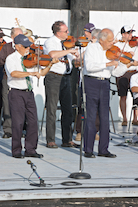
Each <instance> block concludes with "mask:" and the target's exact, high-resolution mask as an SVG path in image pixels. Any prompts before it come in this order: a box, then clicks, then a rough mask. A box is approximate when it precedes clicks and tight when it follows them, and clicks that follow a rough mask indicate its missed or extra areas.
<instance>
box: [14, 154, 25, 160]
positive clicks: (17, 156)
mask: <svg viewBox="0 0 138 207" xmlns="http://www.w3.org/2000/svg"><path fill="white" fill-rule="evenodd" d="M12 156H13V157H14V158H21V159H23V158H24V156H23V155H22V154H21V153H19V154H15V155H12Z"/></svg>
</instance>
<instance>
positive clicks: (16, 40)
mask: <svg viewBox="0 0 138 207" xmlns="http://www.w3.org/2000/svg"><path fill="white" fill-rule="evenodd" d="M14 43H15V45H18V44H21V45H23V46H24V47H29V46H30V45H32V42H30V41H29V39H28V37H26V36H25V35H23V34H19V35H18V36H16V37H15V38H14Z"/></svg>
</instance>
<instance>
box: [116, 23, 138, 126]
mask: <svg viewBox="0 0 138 207" xmlns="http://www.w3.org/2000/svg"><path fill="white" fill-rule="evenodd" d="M134 31H135V30H133V29H132V28H131V27H130V26H128V25H125V26H123V27H122V28H121V35H122V40H121V41H119V42H117V43H116V44H115V45H116V46H118V47H119V48H120V49H121V50H123V49H124V52H131V53H132V54H133V55H134V51H135V53H137V48H136V49H135V47H133V48H131V47H130V46H129V40H131V38H132V33H133V32H134ZM133 59H134V56H133ZM134 65H135V63H134V64H133V63H132V62H131V63H130V65H129V66H128V67H129V70H128V71H127V72H126V73H125V74H124V75H122V76H121V77H118V78H117V79H116V83H117V88H118V95H119V96H120V109H121V113H122V116H123V122H122V126H127V117H126V98H127V92H128V90H129V88H130V78H131V76H132V75H133V74H135V73H137V68H136V67H134ZM119 67H120V70H122V67H123V65H122V64H120V65H119ZM132 124H133V125H138V122H137V116H136V111H134V118H133V121H132Z"/></svg>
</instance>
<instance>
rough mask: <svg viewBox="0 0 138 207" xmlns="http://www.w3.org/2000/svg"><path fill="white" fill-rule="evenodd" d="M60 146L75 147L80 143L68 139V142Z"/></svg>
mask: <svg viewBox="0 0 138 207" xmlns="http://www.w3.org/2000/svg"><path fill="white" fill-rule="evenodd" d="M61 147H75V148H79V147H80V145H79V144H75V143H74V142H72V141H70V142H68V143H63V144H61Z"/></svg>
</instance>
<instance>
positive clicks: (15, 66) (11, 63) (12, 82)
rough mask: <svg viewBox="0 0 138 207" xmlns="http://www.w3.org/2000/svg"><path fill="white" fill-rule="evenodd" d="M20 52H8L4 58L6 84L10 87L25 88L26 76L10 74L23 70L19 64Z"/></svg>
mask: <svg viewBox="0 0 138 207" xmlns="http://www.w3.org/2000/svg"><path fill="white" fill-rule="evenodd" d="M21 57H22V56H21V54H20V53H19V52H18V51H15V52H14V53H12V54H10V55H9V56H8V57H7V58H6V62H5V70H6V73H7V77H8V78H7V84H8V86H9V87H10V88H16V89H20V90H24V89H27V88H28V86H27V83H26V78H14V77H12V76H11V73H12V72H13V71H21V72H23V68H22V65H21ZM29 77H30V76H29Z"/></svg>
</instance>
